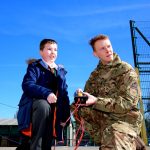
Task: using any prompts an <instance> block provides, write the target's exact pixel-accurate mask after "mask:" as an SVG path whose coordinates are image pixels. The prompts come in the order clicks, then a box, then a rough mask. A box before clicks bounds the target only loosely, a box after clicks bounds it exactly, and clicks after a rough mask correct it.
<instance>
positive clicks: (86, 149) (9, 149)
mask: <svg viewBox="0 0 150 150" xmlns="http://www.w3.org/2000/svg"><path fill="white" fill-rule="evenodd" d="M15 149H16V148H15V147H0V150H15ZM52 150H54V147H53V148H52ZM55 150H74V147H68V146H58V147H55ZM77 150H99V148H98V147H94V146H88V147H87V146H80V147H79V148H78V149H77ZM147 150H150V147H147Z"/></svg>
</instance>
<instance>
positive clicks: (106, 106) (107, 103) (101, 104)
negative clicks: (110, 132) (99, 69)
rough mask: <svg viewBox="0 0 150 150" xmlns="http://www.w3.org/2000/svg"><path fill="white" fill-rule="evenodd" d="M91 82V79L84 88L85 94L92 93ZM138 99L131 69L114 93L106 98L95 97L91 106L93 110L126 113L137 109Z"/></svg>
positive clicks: (136, 84)
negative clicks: (95, 99) (95, 100)
mask: <svg viewBox="0 0 150 150" xmlns="http://www.w3.org/2000/svg"><path fill="white" fill-rule="evenodd" d="M91 81H92V79H90V80H89V81H88V82H87V84H86V86H85V90H86V91H87V92H90V91H91V92H92V89H90V84H92V82H91ZM140 97H141V91H140V87H139V84H138V77H137V74H136V72H135V71H134V70H133V69H130V70H129V71H128V72H127V73H126V74H125V75H124V76H123V78H122V83H121V85H120V86H119V88H118V89H116V93H115V94H113V96H110V97H107V98H103V97H97V102H96V104H94V105H93V109H97V110H100V111H104V112H114V113H126V112H129V111H130V110H134V109H136V108H137V104H138V101H139V99H140Z"/></svg>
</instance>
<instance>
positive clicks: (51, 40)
mask: <svg viewBox="0 0 150 150" xmlns="http://www.w3.org/2000/svg"><path fill="white" fill-rule="evenodd" d="M47 43H50V44H57V42H56V41H55V40H53V39H43V40H42V41H41V42H40V51H42V50H43V49H44V46H45V44H47Z"/></svg>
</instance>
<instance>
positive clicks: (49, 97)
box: [47, 93, 57, 104]
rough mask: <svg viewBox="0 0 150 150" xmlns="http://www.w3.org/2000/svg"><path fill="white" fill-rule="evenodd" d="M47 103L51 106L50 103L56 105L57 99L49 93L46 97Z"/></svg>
mask: <svg viewBox="0 0 150 150" xmlns="http://www.w3.org/2000/svg"><path fill="white" fill-rule="evenodd" d="M47 101H48V102H49V103H50V104H52V103H56V102H57V97H56V95H55V94H54V93H51V94H49V95H48V97H47Z"/></svg>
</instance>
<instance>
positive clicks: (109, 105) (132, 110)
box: [84, 53, 142, 134]
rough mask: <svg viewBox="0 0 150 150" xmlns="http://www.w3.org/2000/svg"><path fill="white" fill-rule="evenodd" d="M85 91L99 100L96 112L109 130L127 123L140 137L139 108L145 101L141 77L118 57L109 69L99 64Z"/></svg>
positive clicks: (95, 108)
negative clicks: (143, 100) (109, 127)
mask: <svg viewBox="0 0 150 150" xmlns="http://www.w3.org/2000/svg"><path fill="white" fill-rule="evenodd" d="M84 91H86V92H88V93H90V94H92V95H93V96H95V97H97V102H96V103H95V104H94V105H93V106H92V108H93V109H94V110H96V111H98V112H100V113H101V114H102V115H101V116H103V118H104V120H107V125H108V126H109V125H112V124H114V123H115V122H123V123H127V124H128V125H129V126H130V127H131V128H132V129H133V130H134V131H136V133H138V134H139V132H140V128H141V121H142V115H141V113H140V111H139V110H138V107H137V105H138V101H139V99H140V98H141V91H140V87H139V84H138V76H137V74H136V72H135V70H134V69H133V68H132V67H131V65H129V64H128V63H126V62H123V61H121V60H120V58H119V56H118V55H117V54H115V53H114V60H113V61H112V62H111V63H109V64H107V65H103V64H102V63H101V62H99V64H98V66H97V68H96V69H95V70H94V71H93V72H92V73H91V75H90V77H89V79H88V81H87V82H86V85H85V88H84ZM103 118H102V119H103ZM118 128H119V126H118ZM125 132H126V131H125ZM127 132H128V131H127Z"/></svg>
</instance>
